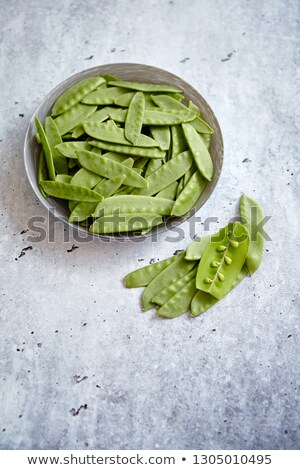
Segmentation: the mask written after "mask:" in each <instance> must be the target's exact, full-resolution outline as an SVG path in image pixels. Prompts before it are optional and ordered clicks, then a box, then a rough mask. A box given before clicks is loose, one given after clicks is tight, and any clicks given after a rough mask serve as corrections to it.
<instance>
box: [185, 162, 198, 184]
mask: <svg viewBox="0 0 300 470" xmlns="http://www.w3.org/2000/svg"><path fill="white" fill-rule="evenodd" d="M196 170H197V166H196V164H195V162H194V163H193V164H192V166H191V168H190V169H189V170H188V171H187V172H186V173H185V175H184V180H183V184H184V186H186V185H187V183H188V181H189V179H190V178H191V177H192V176H193V174H194V173H195V171H196Z"/></svg>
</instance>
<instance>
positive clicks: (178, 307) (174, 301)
mask: <svg viewBox="0 0 300 470" xmlns="http://www.w3.org/2000/svg"><path fill="white" fill-rule="evenodd" d="M196 292H197V288H196V282H195V277H194V278H193V279H191V280H190V281H189V282H188V283H187V284H186V285H185V286H184V287H182V289H180V291H178V292H177V293H176V294H175V295H173V297H171V298H170V299H169V300H168V301H167V302H166V303H165V304H164V305H162V306H161V307H160V308H159V309H158V310H157V315H158V316H160V317H164V318H176V317H179V316H180V315H183V314H184V313H186V312H187V311H188V310H189V309H190V306H191V302H192V299H193V297H194V295H195V294H196Z"/></svg>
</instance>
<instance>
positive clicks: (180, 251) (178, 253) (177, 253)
mask: <svg viewBox="0 0 300 470" xmlns="http://www.w3.org/2000/svg"><path fill="white" fill-rule="evenodd" d="M183 252H184V250H176V251H174V253H173V255H180V253H183Z"/></svg>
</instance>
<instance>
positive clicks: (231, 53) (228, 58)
mask: <svg viewBox="0 0 300 470" xmlns="http://www.w3.org/2000/svg"><path fill="white" fill-rule="evenodd" d="M235 52H236V50H234V51H232V52H229V54H227V57H225V59H221V62H227V60H230V59H231V57H232V55H233V54H234V53H235Z"/></svg>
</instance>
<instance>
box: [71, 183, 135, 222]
mask: <svg viewBox="0 0 300 470" xmlns="http://www.w3.org/2000/svg"><path fill="white" fill-rule="evenodd" d="M125 178H126V176H125V175H119V176H115V177H114V178H111V179H109V180H101V181H100V182H99V183H98V184H97V185H96V186H95V187H94V191H96V192H97V193H99V194H101V195H102V196H103V197H104V198H106V197H110V196H111V195H112V194H114V193H115V191H117V189H118V188H119V187H120V186H121V184H122V183H123V181H124V180H125ZM96 208H97V203H96V204H95V203H94V202H80V203H79V204H77V206H76V207H75V208H74V210H73V211H72V213H71V215H70V217H69V222H82V221H83V220H86V219H87V218H88V217H90V216H91V215H92V213H93V212H95V210H96Z"/></svg>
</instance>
